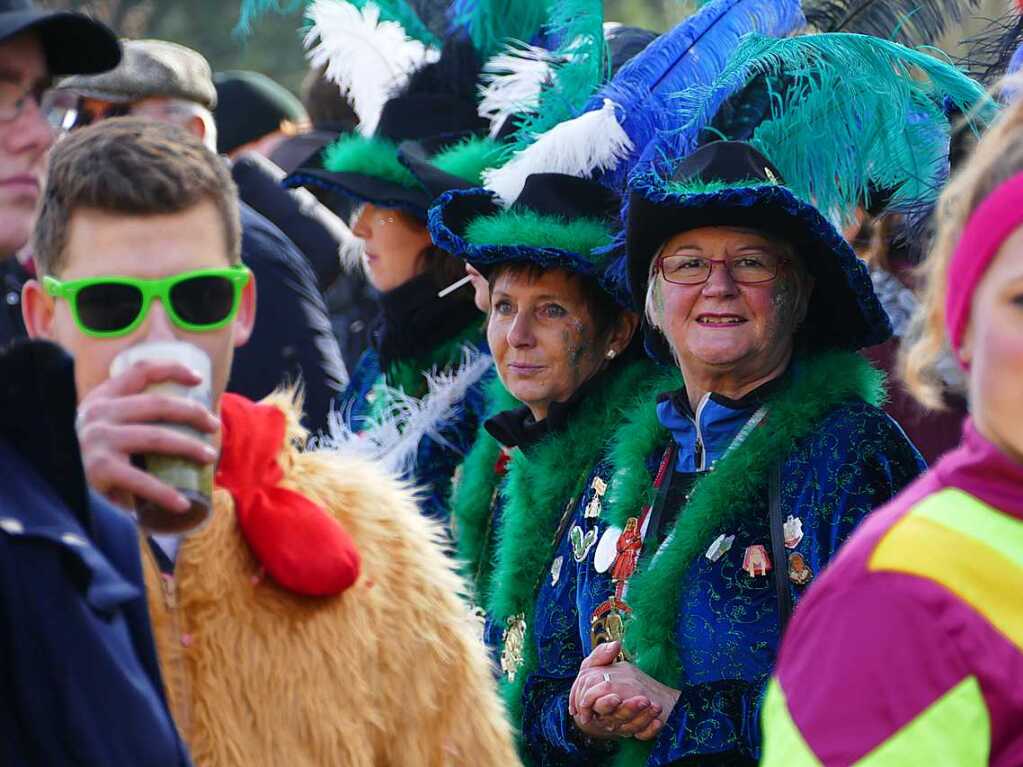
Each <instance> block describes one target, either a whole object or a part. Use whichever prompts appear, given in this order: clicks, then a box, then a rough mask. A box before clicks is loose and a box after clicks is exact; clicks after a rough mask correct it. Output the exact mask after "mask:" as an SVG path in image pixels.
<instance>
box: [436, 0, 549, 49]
mask: <svg viewBox="0 0 1023 767" xmlns="http://www.w3.org/2000/svg"><path fill="white" fill-rule="evenodd" d="M553 5H554V0H471V2H455V3H454V4H453V5H452V15H453V17H454V18H453V19H452V25H453V26H454V27H455V28H458V29H463V30H465V31H466V32H467V33H468V35H469V39H470V40H472V43H473V45H474V46H475V48H476V50H477V51H478V52H479V54H480V56H481V57H482V58H483V59H484V60H486V59H489V58H491V57H493V56H496V55H497V54H498V53H500V52H501V51H502V50H504V48H505V46H506V45H508V43H509V42H510V41H517V42H520V43H526V44H529V43H532V42H533V41H534V40H535V39H536V38H537V37H538V35H540V32H541V30H542V29H543V27H544V25H545V24H546V23H547V20H548V18H549V17H550V14H551V13H552V10H553V8H552V6H553Z"/></svg>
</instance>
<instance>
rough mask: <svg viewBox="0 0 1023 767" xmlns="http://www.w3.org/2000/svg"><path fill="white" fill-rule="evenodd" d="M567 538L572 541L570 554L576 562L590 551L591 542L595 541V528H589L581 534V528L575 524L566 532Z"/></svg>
mask: <svg viewBox="0 0 1023 767" xmlns="http://www.w3.org/2000/svg"><path fill="white" fill-rule="evenodd" d="M568 539H569V540H570V541H571V542H572V556H573V557H575V561H576V562H582V561H583V560H584V559H586V555H587V554H589V553H590V549H592V548H593V544H595V543H596V542H597V528H595V527H594V528H593V529H591V530H589V531H588V532H587V533H586V535H583V529H582V528H581V527H579V525H576V526H575V527H573V528H572V529H571V530H569V532H568Z"/></svg>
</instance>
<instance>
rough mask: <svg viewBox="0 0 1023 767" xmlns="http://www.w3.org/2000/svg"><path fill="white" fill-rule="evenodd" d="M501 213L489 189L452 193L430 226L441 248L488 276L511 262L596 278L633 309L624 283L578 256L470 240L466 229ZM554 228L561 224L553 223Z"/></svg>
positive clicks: (443, 200) (432, 210)
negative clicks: (487, 217) (477, 220)
mask: <svg viewBox="0 0 1023 767" xmlns="http://www.w3.org/2000/svg"><path fill="white" fill-rule="evenodd" d="M501 210H502V208H501V206H500V205H499V204H498V203H497V201H496V198H495V196H494V194H493V193H492V192H490V191H489V190H487V189H483V188H475V189H455V190H450V191H448V192H445V193H444V194H442V195H441V196H440V197H439V198H437V200H436V201H435V202H434V204H433V206H432V207H431V208H430V212H429V218H428V221H427V226H428V228H429V230H430V236H431V237H432V238H433V241H434V243H435V244H436V245H437V246H438V247H440V248H442V249H443V250H446V251H447V252H448V253H451V254H453V255H455V256H458V257H459V258H461V259H463V260H465V261H467V262H468V263H470V264H472V266H473V267H475V268H476V269H477V270H478V271H479V272H480V274H482V275H483V276H484V277H486V276H488V275H489V273H490V272H491V271H493V269H494V268H495V267H497V266H500V265H503V264H511V263H518V264H533V265H535V266H537V267H539V268H541V269H564V270H566V271H568V272H571V273H572V274H577V275H580V276H582V277H586V278H589V279H592V280H593V281H594V282H596V283H597V285H598V286H599V287H600V288H601V289H602V290H604V291H606V292H607V293H609V294H610V295H611V296H612V297H613V298H614V299H615V301H617V302H618V303H619V304H620V305H622V306H624V307H629V297H628V293H627V291H625V290H624V289H622V286H623V285H624V280H621V281H619V282H614V281H613V280H609V279H608V275H607V274H606V272H605V270H604V269H602V268H601V267H600V266H598V265H597V264H595V263H594V262H593V261H590V260H588V259H586V258H583V257H582V256H580V255H579V254H577V253H573V252H571V251H569V250H563V249H561V248H537V247H533V246H527V245H521V244H516V243H514V242H509V243H502V244H493V245H478V244H474V243H471V242H469V241H468V240H467V239H466V234H465V233H466V230H467V229H468V227H469V225H470V224H471V223H472V222H473V221H474V220H476V219H477V218H480V217H482V216H491V215H494V214H495V213H498V212H500V211H501ZM551 225H552V226H556V225H557V224H556V223H555V222H554V221H552V222H551ZM629 308H631V307H629Z"/></svg>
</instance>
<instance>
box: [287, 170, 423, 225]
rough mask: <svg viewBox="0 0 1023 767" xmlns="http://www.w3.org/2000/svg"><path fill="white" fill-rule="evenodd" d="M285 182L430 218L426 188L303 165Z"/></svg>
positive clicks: (290, 185) (417, 216) (289, 185)
mask: <svg viewBox="0 0 1023 767" xmlns="http://www.w3.org/2000/svg"><path fill="white" fill-rule="evenodd" d="M282 183H283V184H284V186H286V187H288V188H294V187H299V186H305V187H313V188H316V189H324V190H326V191H328V192H333V193H335V194H342V195H345V196H346V197H350V198H352V199H354V200H356V201H357V202H368V203H370V204H371V205H376V206H377V207H380V208H394V209H397V210H403V211H405V212H407V213H410V214H411V215H413V216H415V217H416V218H418V219H420V220H421V221H425V220H426V212H427V209H428V208H429V206H430V195H429V193H428V192H426V190H423V189H410V188H409V187H406V186H403V185H401V184H397V183H395V182H393V181H387V180H385V179H381V178H377V177H375V176H369V175H366V174H363V173H335V172H332V171H329V170H325V169H324V168H317V167H309V166H303V167H299V168H296V169H295V171H294V172H293V173H291V174H290V175H289V176H288V177H287V178H285V179H284V181H283V182H282Z"/></svg>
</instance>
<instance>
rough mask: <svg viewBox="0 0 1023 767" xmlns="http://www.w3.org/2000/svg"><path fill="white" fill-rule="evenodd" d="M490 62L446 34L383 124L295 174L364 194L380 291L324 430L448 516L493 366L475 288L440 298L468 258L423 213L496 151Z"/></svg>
mask: <svg viewBox="0 0 1023 767" xmlns="http://www.w3.org/2000/svg"><path fill="white" fill-rule="evenodd" d="M479 72H480V63H479V58H478V55H477V53H476V51H475V50H474V48H473V46H472V44H471V43H470V42H468V41H467V40H463V39H452V40H449V41H448V42H447V43H446V44H445V46H444V49H443V51H441V53H440V57H439V59H438V60H437V61H435V62H433V63H429V64H426V65H425V66H422V67H421V68H419V69H418V70H416V71H415V72H413V73H412V74H411V76H410V78H409V79H408V82H407V84H406V85H405V86H404V87H403V88H402V89H401V90H400V91H399V92H398V93H397V94H395V95H394V96H392V97H391V98H390V99H389V100H387V101H386V103H385V104H384V105H383V108H382V110H381V112H380V115H379V119H378V120H377V121H376V127H375V130H374V132H373V133H372V135H368V136H366V135H351V136H346V137H342V138H341V139H340V140H339V141H338V142H337V143H335V144H334V145H332V146H330V147H328V148H326V149H325V150H324V151H323V152H322V153H320V154H319V155H318V156H317V157H314V158H312V159H311V160H310V161H309V162H307V163H306V164H305V166H304V167H302V168H299V169H298V170H296V171H295V173H293V174H292V176H291V177H290V178H289V183H291V184H293V185H297V184H302V185H307V186H315V187H319V188H322V189H326V190H328V191H331V192H334V193H338V194H341V195H345V196H347V197H349V198H350V199H352V200H353V201H355V202H356V203H358V204H359V207H358V208H357V210H356V213H355V215H354V217H353V223H352V231H353V233H354V234H355V236H356V237H357V238H359V240H360V241H361V244H362V265H363V268H364V269H365V271H366V275H367V277H368V279H369V281H370V283H371V284H372V285H373V287H374V288H376V289H377V290H378V291H379V304H380V311H381V313H380V319H379V321H378V327H377V328H376V331H375V333H374V335H373V343H372V346H371V348H370V349H369V350H367V351H366V352H365V354H364V355H363V357H362V359H361V360H360V361H359V364H358V366H357V367H356V369H355V370H354V372H353V374H352V378H351V382H350V384H349V386H348V389H347V390H346V391H345V392H343V394H342V395H341V396H340V398H339V400H338V404H337V409H338V411H339V412H338V415H337V416H336V417H335V418H334V419H333V421H334V422H333V423H332V429H331V431H332V433H331V435H330V437H329V438H327V439H325V440H324V442H325V444H333V445H334V446H336V447H339V448H341V449H345V448H354V449H357V450H359V451H361V452H367V453H369V454H370V455H373V456H374V457H379V458H381V459H383V460H384V461H385V462H386V463H387V464H388V465H390V466H392V467H394V468H396V469H398V470H400V471H402V472H403V473H405V474H406V475H407V476H409V477H410V479H412V480H413V481H414V482H415V484H416V485H417V486H418V487H420V488H421V491H422V493H423V500H422V504H421V507H422V509H423V512H424V514H426V515H427V516H429V517H432V518H434V519H438V520H440V521H442V522H445V523H446V522H447V518H448V514H447V502H448V496H449V492H450V485H451V477H452V476H453V474H454V473H455V471H456V469H457V467H458V466H459V465H460V464H461V463H462V461H463V460H464V458H465V455H466V454H467V453H468V451H469V448H470V446H471V445H472V442H473V439H474V437H475V435H476V431H477V429H478V427H479V424H480V420H481V414H482V412H483V409H484V397H483V388H484V386H485V382H486V379H487V377H488V372H489V370H490V369H491V366H490V360H489V356H488V353H487V348H486V341H485V338H484V335H483V322H484V317H483V315H482V314H481V313H480V311H479V309H477V307H476V305H475V303H474V298H473V291H472V289H471V287H470V286H468V285H465V286H461V287H459V288H458V289H456V290H454V291H453V292H451V293H450V294H449V295H445V296H443V297H441V296H438V293H439V292H441V291H442V290H443V289H444V288H445V287H447V286H448V285H451V284H452V283H454V282H456V281H458V280H459V279H460V278H461V277H463V276H464V274H465V272H464V264H463V262H462V261H461V260H460V259H458V258H456V257H455V256H452V255H451V254H450V253H448V252H446V251H445V250H443V249H442V248H439V247H437V246H436V245H434V243H433V242H432V240H431V239H430V234H429V232H428V231H427V228H426V213H427V209H428V208H429V205H430V203H431V202H432V201H433V199H434V198H435V197H436V196H437V195H439V194H440V193H441V192H444V191H446V190H448V189H451V188H454V187H464V186H476V185H478V184H479V183H480V176H481V173H482V172H483V170H484V169H485V168H487V167H488V166H489V165H492V164H493V163H494V162H495V161H496V160H497V158H498V151H497V147H498V145H497V144H496V143H495V142H494V141H491V140H490V139H486V138H480V137H479V134H481V133H482V132H483V130H484V128H485V127H486V121H485V120H483V119H482V118H480V117H479V115H478V114H477V107H476V103H475V99H476V90H475V89H476V81H477V78H478V76H479ZM403 141H416V142H419V145H418V146H419V150H420V151H421V152H424V153H425V155H424V159H425V160H426V161H428V162H429V163H430V165H431V167H432V168H433V169H434V170H435V172H434V173H433V174H431V175H430V176H429V177H427V178H419V177H417V176H416V175H414V174H413V173H412V172H411V171H410V170H409V169H408V167H406V165H404V164H403V162H402V160H401V157H400V153H399V144H400V143H401V142H403Z"/></svg>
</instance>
